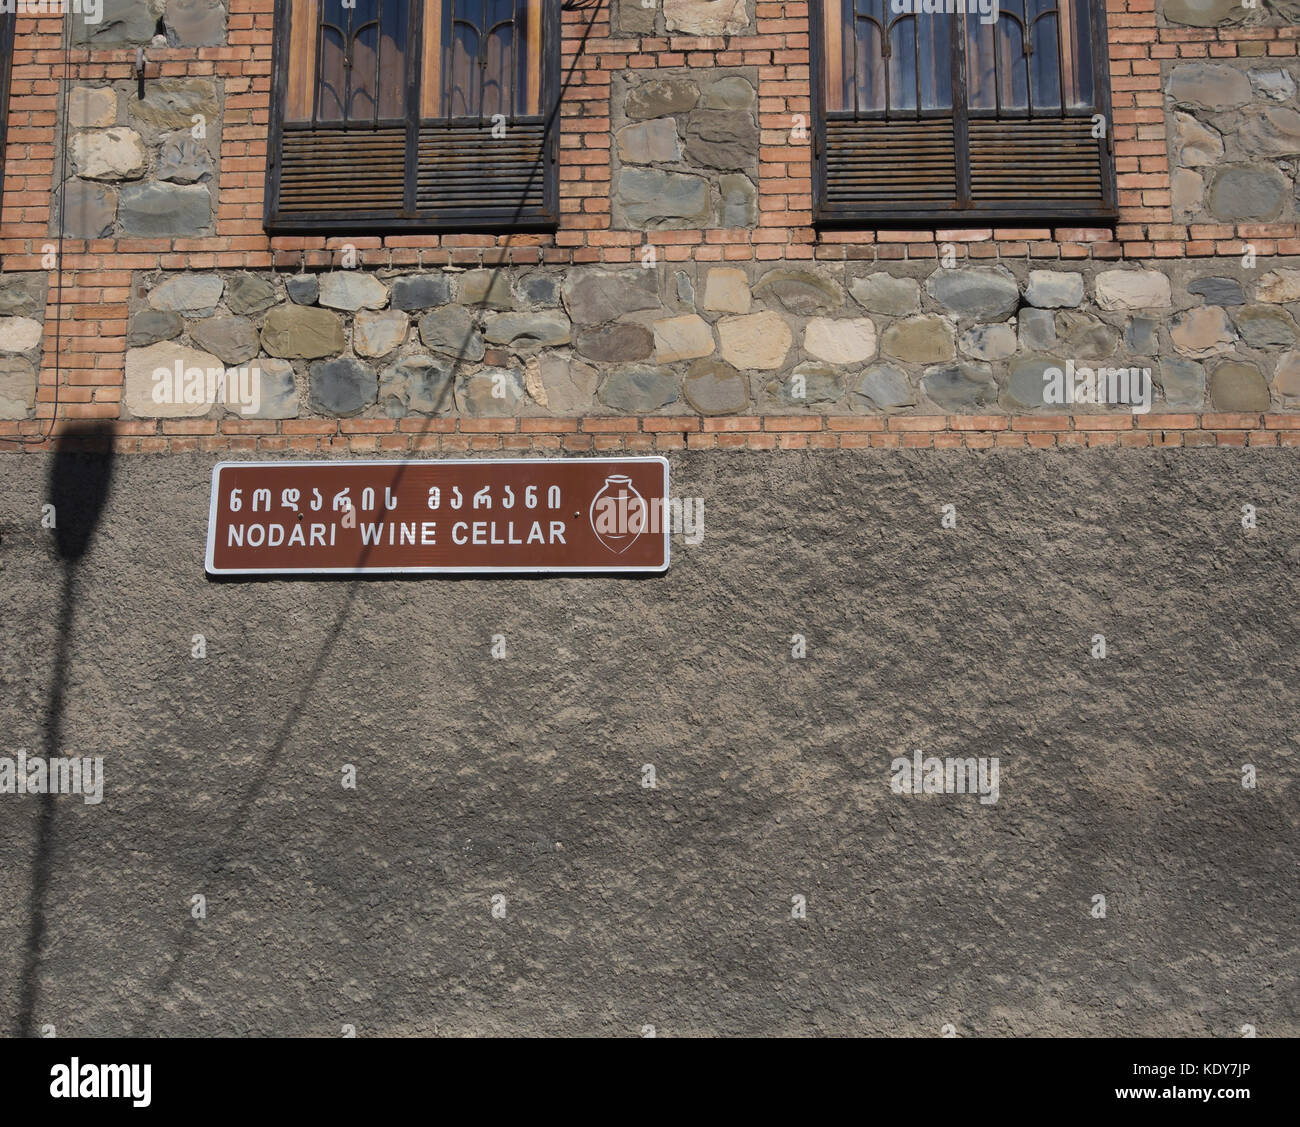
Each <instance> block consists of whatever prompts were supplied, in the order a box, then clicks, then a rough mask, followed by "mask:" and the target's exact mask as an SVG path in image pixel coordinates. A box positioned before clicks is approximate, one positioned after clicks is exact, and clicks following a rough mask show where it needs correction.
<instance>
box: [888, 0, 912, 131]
mask: <svg viewBox="0 0 1300 1127" xmlns="http://www.w3.org/2000/svg"><path fill="white" fill-rule="evenodd" d="M889 46H890V55H889V108H890V109H891V110H914V109H916V17H915V16H900V17H899V18H898V19H897V20H895V21H894V22H893V24H892V25H891V26H890V29H889Z"/></svg>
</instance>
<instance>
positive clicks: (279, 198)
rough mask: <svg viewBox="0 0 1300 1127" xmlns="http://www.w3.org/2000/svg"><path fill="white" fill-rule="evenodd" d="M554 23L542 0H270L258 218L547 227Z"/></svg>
mask: <svg viewBox="0 0 1300 1127" xmlns="http://www.w3.org/2000/svg"><path fill="white" fill-rule="evenodd" d="M336 9H337V10H336ZM335 20H337V21H338V22H337V23H334V22H332V21H335ZM554 22H555V6H554V4H551V3H543V0H357V4H356V7H355V8H344V7H343V6H342V4H341V2H339V0H334V3H333V5H331V3H330V0H319V3H318V0H277V27H278V28H280V29H282V30H281V34H280V35H279V36H278V37H277V43H278V44H279V45H280V46H282V48H283V49H282V50H278V52H277V58H276V68H275V82H276V90H277V98H276V108H277V111H278V112H277V115H276V120H275V122H274V127H273V131H272V153H271V158H270V161H269V167H268V173H267V208H266V226H267V229H268V230H270V231H273V232H287V231H303V232H306V231H322V230H324V231H328V230H337V229H340V228H344V229H347V230H349V231H359V230H439V229H443V230H457V231H490V230H540V229H545V228H547V227H551V226H554V224H555V220H556V215H557V212H558V206H557V202H556V197H557V185H556V175H555V155H556V154H555V148H556V137H555V130H556V129H557V128H558V126H557V123H556V121H555V117H556V115H554V114H550V115H545V114H544V113H543V109H544V107H545V106H547V105H550V104H553V93H552V91H553V90H554V82H555V73H554V71H555V67H554V65H553V64H554V62H555V59H556V58H557V57H558V56H557V55H556V52H555V50H554V46H555V44H556V39H555V32H556V28H555V27H554V26H553V23H554ZM372 24H373V25H375V28H376V29H377V34H372V33H371V29H370V25H372ZM367 36H369V38H368V39H367ZM340 62H341V65H340ZM359 62H360V63H364V68H363V67H361V66H360V65H359ZM365 68H369V69H366V73H364V74H362V75H361V77H360V78H359V79H356V80H354V78H353V75H354V74H356V73H357V72H358V71H360V70H363V69H365ZM370 70H373V71H375V72H376V77H375V81H374V83H373V84H371V85H373V87H374V88H373V89H372V88H371V85H368V83H369V79H368V78H367V75H368V73H369V71H370ZM394 84H396V85H394ZM393 109H396V110H398V111H400V112H399V113H398V115H397V116H396V117H394V116H392V114H391V111H392V110H393ZM386 111H388V112H386Z"/></svg>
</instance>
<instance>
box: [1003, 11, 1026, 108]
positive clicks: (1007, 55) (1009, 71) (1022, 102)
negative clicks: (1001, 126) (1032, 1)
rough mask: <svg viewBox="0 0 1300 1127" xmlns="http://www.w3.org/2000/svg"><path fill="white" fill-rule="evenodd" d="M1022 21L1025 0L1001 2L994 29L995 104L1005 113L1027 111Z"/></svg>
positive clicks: (1023, 26) (1023, 23)
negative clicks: (995, 48) (995, 58)
mask: <svg viewBox="0 0 1300 1127" xmlns="http://www.w3.org/2000/svg"><path fill="white" fill-rule="evenodd" d="M1024 19H1025V8H1024V0H1003V2H1002V5H1001V9H1000V11H999V13H998V22H997V25H996V27H997V47H998V54H997V67H998V76H997V91H998V105H999V108H1000V109H1001V110H1002V111H1003V112H1004V113H1005V112H1007V111H1013V112H1014V111H1016V110H1026V109H1028V108H1029V66H1028V60H1027V59H1026V58H1025V22H1024Z"/></svg>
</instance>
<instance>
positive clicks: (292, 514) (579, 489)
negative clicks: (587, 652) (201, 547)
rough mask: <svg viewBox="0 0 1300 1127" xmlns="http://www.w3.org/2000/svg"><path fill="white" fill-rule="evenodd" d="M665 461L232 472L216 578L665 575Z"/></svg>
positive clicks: (328, 465) (220, 508) (311, 465)
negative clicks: (585, 573) (598, 573)
mask: <svg viewBox="0 0 1300 1127" xmlns="http://www.w3.org/2000/svg"><path fill="white" fill-rule="evenodd" d="M668 532H669V514H668V462H667V461H666V460H665V459H664V458H510V459H472V460H463V461H426V462H412V461H388V462H378V461H376V462H349V461H331V462H222V463H220V464H219V465H217V466H215V467H214V468H213V470H212V499H211V503H210V508H209V512H208V550H207V561H206V566H207V571H208V574H210V575H324V574H343V575H398V574H420V573H429V574H436V573H448V574H481V573H511V572H515V573H528V574H538V573H545V572H656V571H666V570H667V569H668Z"/></svg>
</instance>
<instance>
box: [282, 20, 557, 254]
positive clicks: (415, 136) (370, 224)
mask: <svg viewBox="0 0 1300 1127" xmlns="http://www.w3.org/2000/svg"><path fill="white" fill-rule="evenodd" d="M410 2H411V5H412V14H411V24H410V45H409V47H408V50H407V52H406V76H405V84H406V97H405V103H404V104H405V110H404V113H403V116H402V118H401V119H400V120H398V123H397V124H396V125H395V126H394V127H393V128H397V129H404V130H405V140H404V142H402V148H403V152H404V167H403V184H404V201H403V206H402V208H400V209H392V210H389V211H385V212H384V213H382V214H381V213H378V212H367V213H360V212H351V211H348V210H344V209H342V208H340V209H337V210H333V211H324V210H322V211H313V212H307V213H290V212H288V211H286V210H285V209H283V208H281V207H279V203H280V197H281V173H282V170H283V163H284V161H283V154H284V152H285V149H284V141H285V136H286V134H292V133H295V132H299V133H303V132H309V130H304V129H303V128H302V127H301V126H299V125H295V124H290V125H289V126H288V127H287V128H286V123H285V119H284V117H285V107H286V104H287V98H288V94H289V91H288V84H289V69H290V67H289V43H288V35H286V34H285V32H286V31H287V30H288V29H289V11H290V5H291V0H275V9H274V29H275V31H274V35H273V49H272V63H271V112H270V125H269V131H268V138H267V169H266V190H265V198H264V204H263V220H262V225H263V227H264V229H265V230H266V231H267V232H268V233H269V234H272V235H280V234H322V233H326V234H339V233H341V232H348V233H357V234H371V233H373V234H383V233H386V232H407V233H410V232H430V233H442V232H459V233H466V234H471V233H480V232H501V231H519V232H544V231H553V230H555V228H556V227H557V226H558V222H559V176H558V168H557V164H558V156H559V132H560V121H559V117H560V115H559V94H560V65H559V64H560V4H559V0H542V2H541V10H542V21H541V28H540V30H541V37H542V39H541V50H540V57H539V58H538V59H537V62H536V70H537V72H538V74H539V79H540V89H539V94H540V107H541V113H540V114H538V115H535V116H519V115H510V117H509V118H508V121H509V122H511V123H512V124H514V123H518V124H519V125H520V128H521V129H527V130H528V131H529V133H530V135H531V136H533V137H535V138H537V139H538V149H537V151H538V152H539V154H540V155H539V156H538V158H537V159H536V160H535V161H533V162H532V163H531V164H529V166H528V167H529V169H530V171H529V184H530V187H532V188H533V193H534V198H536V199H537V200H538V202H536V203H534V204H533V205H531V206H524V205H522V203H519V202H517V201H514V200H513V199H509V200H507V202H506V203H504V204H503V203H502V202H501V197H498V198H497V200H496V201H495V202H493V200H491V199H489V198H487V194H486V193H485V198H484V199H483V200H481V201H475V202H473V203H467V204H466V205H465V206H437V207H435V208H430V207H427V206H421V204H420V202H419V198H418V197H419V196H420V195H421V194H423V192H424V189H421V188H420V183H421V179H422V174H424V178H425V179H427V173H428V170H429V168H431V167H435V165H434V164H431V163H429V162H428V161H427V159H426V158H427V152H422V143H423V144H424V145H425V147H426V149H427V150H430V151H432V150H436V149H437V148H438V146H439V145H441V146H442V147H443V151H449V152H454V151H456V150H457V146H458V142H459V141H460V140H461V139H463V138H464V137H465V136H466V132H465V131H466V130H470V129H473V130H475V131H477V129H479V128H481V127H483V123H482V120H481V119H479V118H472V119H471V118H444V117H427V116H425V115H424V114H423V112H422V111H423V110H424V108H425V106H424V105H423V104H422V100H423V98H424V93H425V92H424V91H422V90H421V77H422V68H423V66H424V65H425V61H426V60H425V55H426V54H430V53H431V52H429V51H428V50H427V49H426V46H425V45H426V43H427V42H428V41H427V40H426V38H425V35H424V16H425V11H426V8H427V7H428V6H429V5H428V4H426V2H425V0H410ZM448 2H449V0H443V2H442V4H440V5H439V6H438V10H439V12H440V13H443V12H446V11H448V10H449V8H448ZM444 46H445V45H444ZM313 66H315V64H313ZM314 81H315V78H313V82H314ZM384 120H387V119H384ZM395 120H397V119H395ZM319 127H320V128H321V129H324V128H329V129H331V130H334V131H347V132H353V131H355V132H360V133H365V132H373V131H374V129H375V126H374V125H372V124H370V123H361V124H356V123H350V124H346V125H344V124H341V123H328V125H327V123H324V122H321V123H319ZM458 131H459V132H458ZM431 138H432V139H431ZM422 161H423V163H422ZM534 176H535V177H537V178H539V179H540V181H541V183H540V185H536V184H535V183H534V181H533V179H532V178H533V177H534ZM538 189H540V191H538ZM430 194H432V193H431V192H430ZM494 208H495V213H493V209H494Z"/></svg>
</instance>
